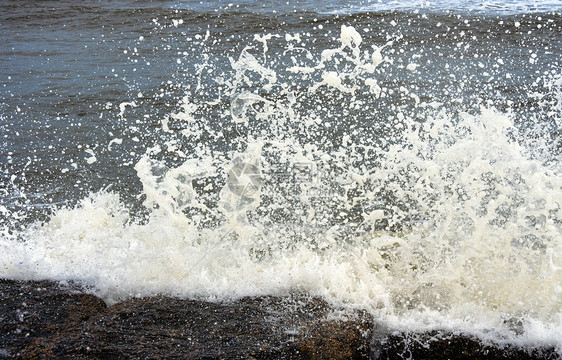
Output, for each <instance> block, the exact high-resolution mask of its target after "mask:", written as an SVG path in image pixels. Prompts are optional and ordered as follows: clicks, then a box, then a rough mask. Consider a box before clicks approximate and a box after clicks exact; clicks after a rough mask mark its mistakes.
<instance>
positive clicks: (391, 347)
mask: <svg viewBox="0 0 562 360" xmlns="http://www.w3.org/2000/svg"><path fill="white" fill-rule="evenodd" d="M380 348H381V352H380V355H379V358H381V359H390V360H393V359H416V360H423V359H428V360H429V359H431V360H441V359H443V360H445V359H458V360H465V359H466V360H479V359H486V360H533V359H536V360H542V359H545V360H546V359H552V360H554V359H559V358H560V357H559V356H558V355H557V353H556V351H555V349H554V348H541V349H524V348H520V347H517V346H513V345H504V346H501V345H499V344H484V343H482V342H481V341H480V340H478V339H477V338H474V337H471V336H467V335H463V334H452V333H447V332H437V331H434V332H430V333H423V334H419V333H400V332H394V333H392V334H390V335H389V336H388V337H387V338H386V339H384V340H383V341H382V342H381V343H380Z"/></svg>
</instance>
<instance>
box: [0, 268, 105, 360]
mask: <svg viewBox="0 0 562 360" xmlns="http://www.w3.org/2000/svg"><path fill="white" fill-rule="evenodd" d="M105 308H106V306H105V303H104V302H103V301H102V300H101V299H99V298H97V297H95V296H93V295H89V294H84V293H81V292H78V291H76V290H73V289H72V288H71V287H68V286H66V287H63V286H61V285H59V284H56V283H52V282H48V281H29V282H25V281H22V282H19V281H10V280H1V279H0V359H2V358H11V357H15V356H17V354H18V353H19V352H20V350H22V349H25V348H26V347H28V346H31V345H32V344H33V343H34V342H36V341H40V340H42V339H50V338H51V337H52V336H55V335H56V334H61V333H64V332H66V331H68V329H70V328H72V327H73V326H76V325H78V324H81V323H83V322H84V321H86V320H88V319H89V318H90V317H91V316H92V315H95V314H99V313H100V312H102V311H104V310H105Z"/></svg>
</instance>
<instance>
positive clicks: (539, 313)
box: [0, 1, 562, 353]
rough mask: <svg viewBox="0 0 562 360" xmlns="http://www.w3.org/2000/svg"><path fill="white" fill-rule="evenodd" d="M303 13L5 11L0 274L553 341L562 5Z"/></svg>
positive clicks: (114, 292)
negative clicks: (358, 311) (258, 298)
mask: <svg viewBox="0 0 562 360" xmlns="http://www.w3.org/2000/svg"><path fill="white" fill-rule="evenodd" d="M295 4H296V5H294V4H292V5H286V4H283V3H269V4H268V5H267V6H263V5H262V4H261V3H257V2H252V1H239V2H232V4H229V3H228V2H224V3H222V2H213V3H210V2H205V3H203V4H199V3H193V2H180V1H169V2H149V1H146V2H135V3H131V2H122V1H118V2H103V1H100V2H96V3H92V4H89V5H87V6H83V5H75V4H73V3H67V2H26V3H25V4H23V5H22V4H21V3H20V2H15V1H3V2H1V3H0V8H1V9H2V11H1V12H0V30H1V31H0V34H1V35H0V40H1V41H0V44H1V45H0V50H1V51H2V53H3V54H4V56H3V57H2V58H1V59H0V79H1V80H0V81H1V84H0V94H2V99H3V101H2V102H1V105H0V119H1V122H0V126H1V128H2V134H3V135H2V142H1V148H0V159H1V160H0V165H1V167H2V168H1V173H0V174H1V175H0V183H1V184H2V186H1V187H0V213H1V215H0V226H1V227H0V231H1V234H2V235H1V238H0V254H1V257H0V276H2V277H7V278H23V279H45V278H48V279H56V280H78V281H80V282H82V283H83V284H84V286H86V287H89V288H90V289H92V290H93V291H95V292H96V293H98V294H99V295H101V296H103V297H104V298H105V299H106V300H108V301H119V300H121V299H125V298H128V297H131V296H144V295H151V294H157V293H164V294H170V295H176V296H182V297H202V298H209V299H229V298H236V297H240V296H246V295H261V294H284V293H287V292H290V291H294V290H299V291H306V292H309V293H311V294H314V295H321V296H323V297H324V298H326V299H328V300H329V301H332V302H335V303H345V304H348V305H349V306H353V307H361V308H365V309H368V310H369V311H371V312H373V313H374V314H376V315H377V316H379V317H381V318H383V319H384V320H385V321H386V322H387V323H388V325H389V326H391V327H397V328H403V329H411V330H426V329H433V328H446V329H453V330H460V331H466V332H469V333H473V334H477V335H478V336H480V337H482V338H485V339H490V340H495V341H509V342H516V343H520V344H523V345H527V346H538V345H548V346H556V347H557V348H558V349H562V343H560V339H561V338H562V313H561V312H560V309H561V303H562V301H561V292H562V282H561V281H562V272H561V269H562V259H561V257H560V253H561V247H562V245H561V239H562V237H561V235H562V234H561V233H562V228H561V215H562V214H561V213H560V204H562V178H561V176H562V173H561V169H562V168H561V165H560V149H561V143H560V141H561V140H560V130H561V120H562V119H561V110H562V78H561V58H560V54H561V53H562V30H561V27H562V16H561V13H560V11H562V6H560V4H558V3H556V2H534V3H532V4H531V3H529V2H501V3H499V2H498V3H494V2H476V1H474V2H463V3H462V4H459V3H455V2H431V3H429V4H428V3H426V2H423V3H420V2H412V3H404V2H400V4H396V3H394V2H385V3H377V2H363V3H360V4H359V5H357V3H356V2H345V1H343V2H338V3H337V4H334V3H331V4H330V5H322V6H318V5H317V4H315V2H298V3H295ZM461 5H462V6H461ZM560 351H561V353H562V350H560Z"/></svg>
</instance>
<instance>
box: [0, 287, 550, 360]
mask: <svg viewBox="0 0 562 360" xmlns="http://www.w3.org/2000/svg"><path fill="white" fill-rule="evenodd" d="M0 334H1V335H0V359H37V358H83V359H100V358H107V359H133V358H134V359H136V358H145V359H147V358H181V359H202V358H205V359H250V358H254V359H271V358H277V359H402V358H413V359H506V360H507V359H559V358H560V356H559V355H558V354H557V353H556V349H554V348H534V349H525V348H520V347H517V346H515V345H507V346H501V345H499V344H496V345H494V344H487V343H486V344H485V343H483V342H481V341H480V340H479V339H477V338H475V337H472V336H468V335H463V334H456V333H451V332H445V331H432V332H426V333H405V332H399V331H393V330H391V329H388V328H386V327H385V326H384V325H382V324H381V323H380V322H377V320H376V319H374V318H373V317H372V316H371V315H370V314H368V313H367V312H364V311H358V310H355V311H350V310H344V309H342V308H337V307H333V306H330V305H329V304H328V303H326V302H325V301H324V300H322V299H321V298H317V297H308V296H305V295H288V296H283V297H278V296H260V297H247V298H242V299H239V300H236V301H233V302H228V303H227V302H223V303H215V302H208V301H200V300H188V299H178V298H172V297H165V296H154V297H147V298H137V299H131V300H127V301H124V302H121V303H117V304H114V305H111V306H107V305H106V304H105V302H104V301H103V300H102V299H100V298H98V297H96V296H94V295H91V294H87V293H85V292H83V291H80V290H77V289H73V288H68V287H64V286H62V285H60V284H58V283H56V282H51V281H16V280H4V279H0Z"/></svg>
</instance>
